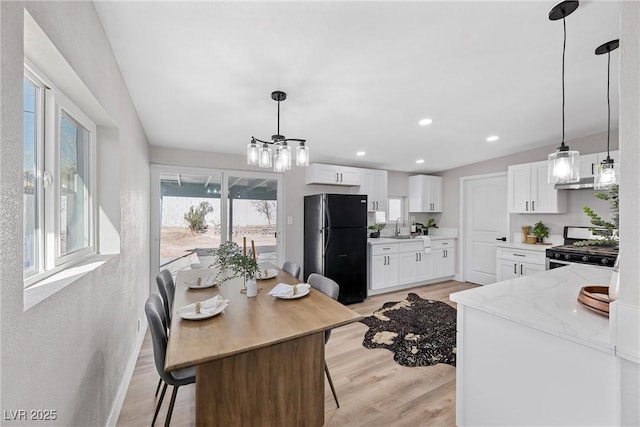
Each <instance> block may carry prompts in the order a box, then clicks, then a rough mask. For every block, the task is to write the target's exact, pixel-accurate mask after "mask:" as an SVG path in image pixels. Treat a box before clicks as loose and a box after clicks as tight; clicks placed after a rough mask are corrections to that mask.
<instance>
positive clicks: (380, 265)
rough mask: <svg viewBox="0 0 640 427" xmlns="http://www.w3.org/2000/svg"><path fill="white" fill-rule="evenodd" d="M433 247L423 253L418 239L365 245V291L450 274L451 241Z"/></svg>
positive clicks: (453, 269)
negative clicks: (366, 270) (367, 249)
mask: <svg viewBox="0 0 640 427" xmlns="http://www.w3.org/2000/svg"><path fill="white" fill-rule="evenodd" d="M443 243H444V244H443ZM437 246H438V249H436V250H433V251H432V252H431V251H430V252H426V251H425V248H424V243H423V242H422V240H420V241H418V240H413V241H408V242H398V243H395V242H392V243H389V244H386V243H385V244H376V245H369V279H368V281H369V291H370V292H369V293H370V294H372V295H373V294H376V293H380V292H381V291H383V290H384V289H390V290H391V289H398V287H400V286H405V287H407V286H412V285H413V286H415V285H418V284H421V282H422V283H424V282H426V281H431V280H433V281H435V280H436V279H439V278H443V277H449V276H453V275H454V273H455V240H454V239H447V240H445V241H438V243H437Z"/></svg>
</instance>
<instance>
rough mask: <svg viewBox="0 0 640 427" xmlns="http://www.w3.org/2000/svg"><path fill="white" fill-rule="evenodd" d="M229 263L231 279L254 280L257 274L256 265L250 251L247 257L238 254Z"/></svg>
mask: <svg viewBox="0 0 640 427" xmlns="http://www.w3.org/2000/svg"><path fill="white" fill-rule="evenodd" d="M229 261H230V262H229V269H230V270H231V271H232V274H233V277H244V278H245V279H250V278H254V277H255V276H256V273H257V272H258V263H257V262H256V260H255V259H253V255H252V253H251V250H249V252H248V254H247V255H242V254H241V253H239V252H238V253H237V254H235V255H233V256H232V257H231V259H230V260H229Z"/></svg>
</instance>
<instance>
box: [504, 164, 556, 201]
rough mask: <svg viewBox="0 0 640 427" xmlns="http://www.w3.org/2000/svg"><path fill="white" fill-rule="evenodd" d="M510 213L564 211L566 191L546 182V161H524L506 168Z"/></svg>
mask: <svg viewBox="0 0 640 427" xmlns="http://www.w3.org/2000/svg"><path fill="white" fill-rule="evenodd" d="M507 199H508V207H509V212H510V213H564V212H566V211H567V198H566V193H565V192H563V191H558V190H556V189H555V188H554V187H553V185H552V184H549V183H548V182H547V162H546V161H542V162H535V163H525V164H522V165H513V166H509V168H508V195H507Z"/></svg>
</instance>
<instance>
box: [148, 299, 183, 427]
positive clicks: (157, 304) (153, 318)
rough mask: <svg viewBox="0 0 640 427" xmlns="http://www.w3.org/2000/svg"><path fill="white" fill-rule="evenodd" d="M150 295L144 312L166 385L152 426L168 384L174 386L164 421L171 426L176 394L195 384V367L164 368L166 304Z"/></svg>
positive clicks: (157, 362)
mask: <svg viewBox="0 0 640 427" xmlns="http://www.w3.org/2000/svg"><path fill="white" fill-rule="evenodd" d="M153 295H154V294H152V295H150V296H149V298H148V299H147V302H146V304H145V305H144V312H145V314H146V315H147V321H148V322H149V330H150V331H151V341H152V342H153V358H154V361H155V363H156V370H157V371H158V375H160V378H161V379H162V381H164V387H163V388H162V393H161V394H160V399H159V400H158V405H157V406H156V412H155V413H154V414H153V421H151V427H153V426H154V425H155V423H156V419H157V418H158V412H160V406H162V401H163V400H164V394H165V392H166V391H167V385H172V386H173V392H172V393H171V402H170V403H169V410H168V411H167V417H166V419H165V421H164V425H165V427H168V426H169V423H170V422H171V415H172V414H173V407H174V406H175V403H176V395H177V394H178V388H180V387H181V386H183V385H187V384H193V383H195V382H196V371H195V368H185V369H178V370H175V371H171V372H166V371H165V370H164V363H165V357H166V354H167V340H168V336H167V332H166V328H165V326H164V325H165V323H164V322H163V321H162V316H163V315H162V314H161V313H162V312H163V311H164V306H163V304H162V303H161V301H160V300H159V299H158V298H155V297H153Z"/></svg>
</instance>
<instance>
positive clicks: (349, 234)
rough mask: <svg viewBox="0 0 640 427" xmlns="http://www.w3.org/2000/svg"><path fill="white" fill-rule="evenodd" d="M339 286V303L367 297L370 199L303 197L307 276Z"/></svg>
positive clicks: (338, 196)
mask: <svg viewBox="0 0 640 427" xmlns="http://www.w3.org/2000/svg"><path fill="white" fill-rule="evenodd" d="M311 273H318V274H321V275H323V276H326V277H329V278H330V279H333V280H335V281H336V282H337V283H338V285H340V295H339V296H338V301H339V302H341V303H343V304H353V303H356V302H362V301H364V299H365V298H366V296H367V196H363V195H355V194H315V195H313V196H305V198H304V274H305V280H306V279H307V278H308V277H309V275H310V274H311Z"/></svg>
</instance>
